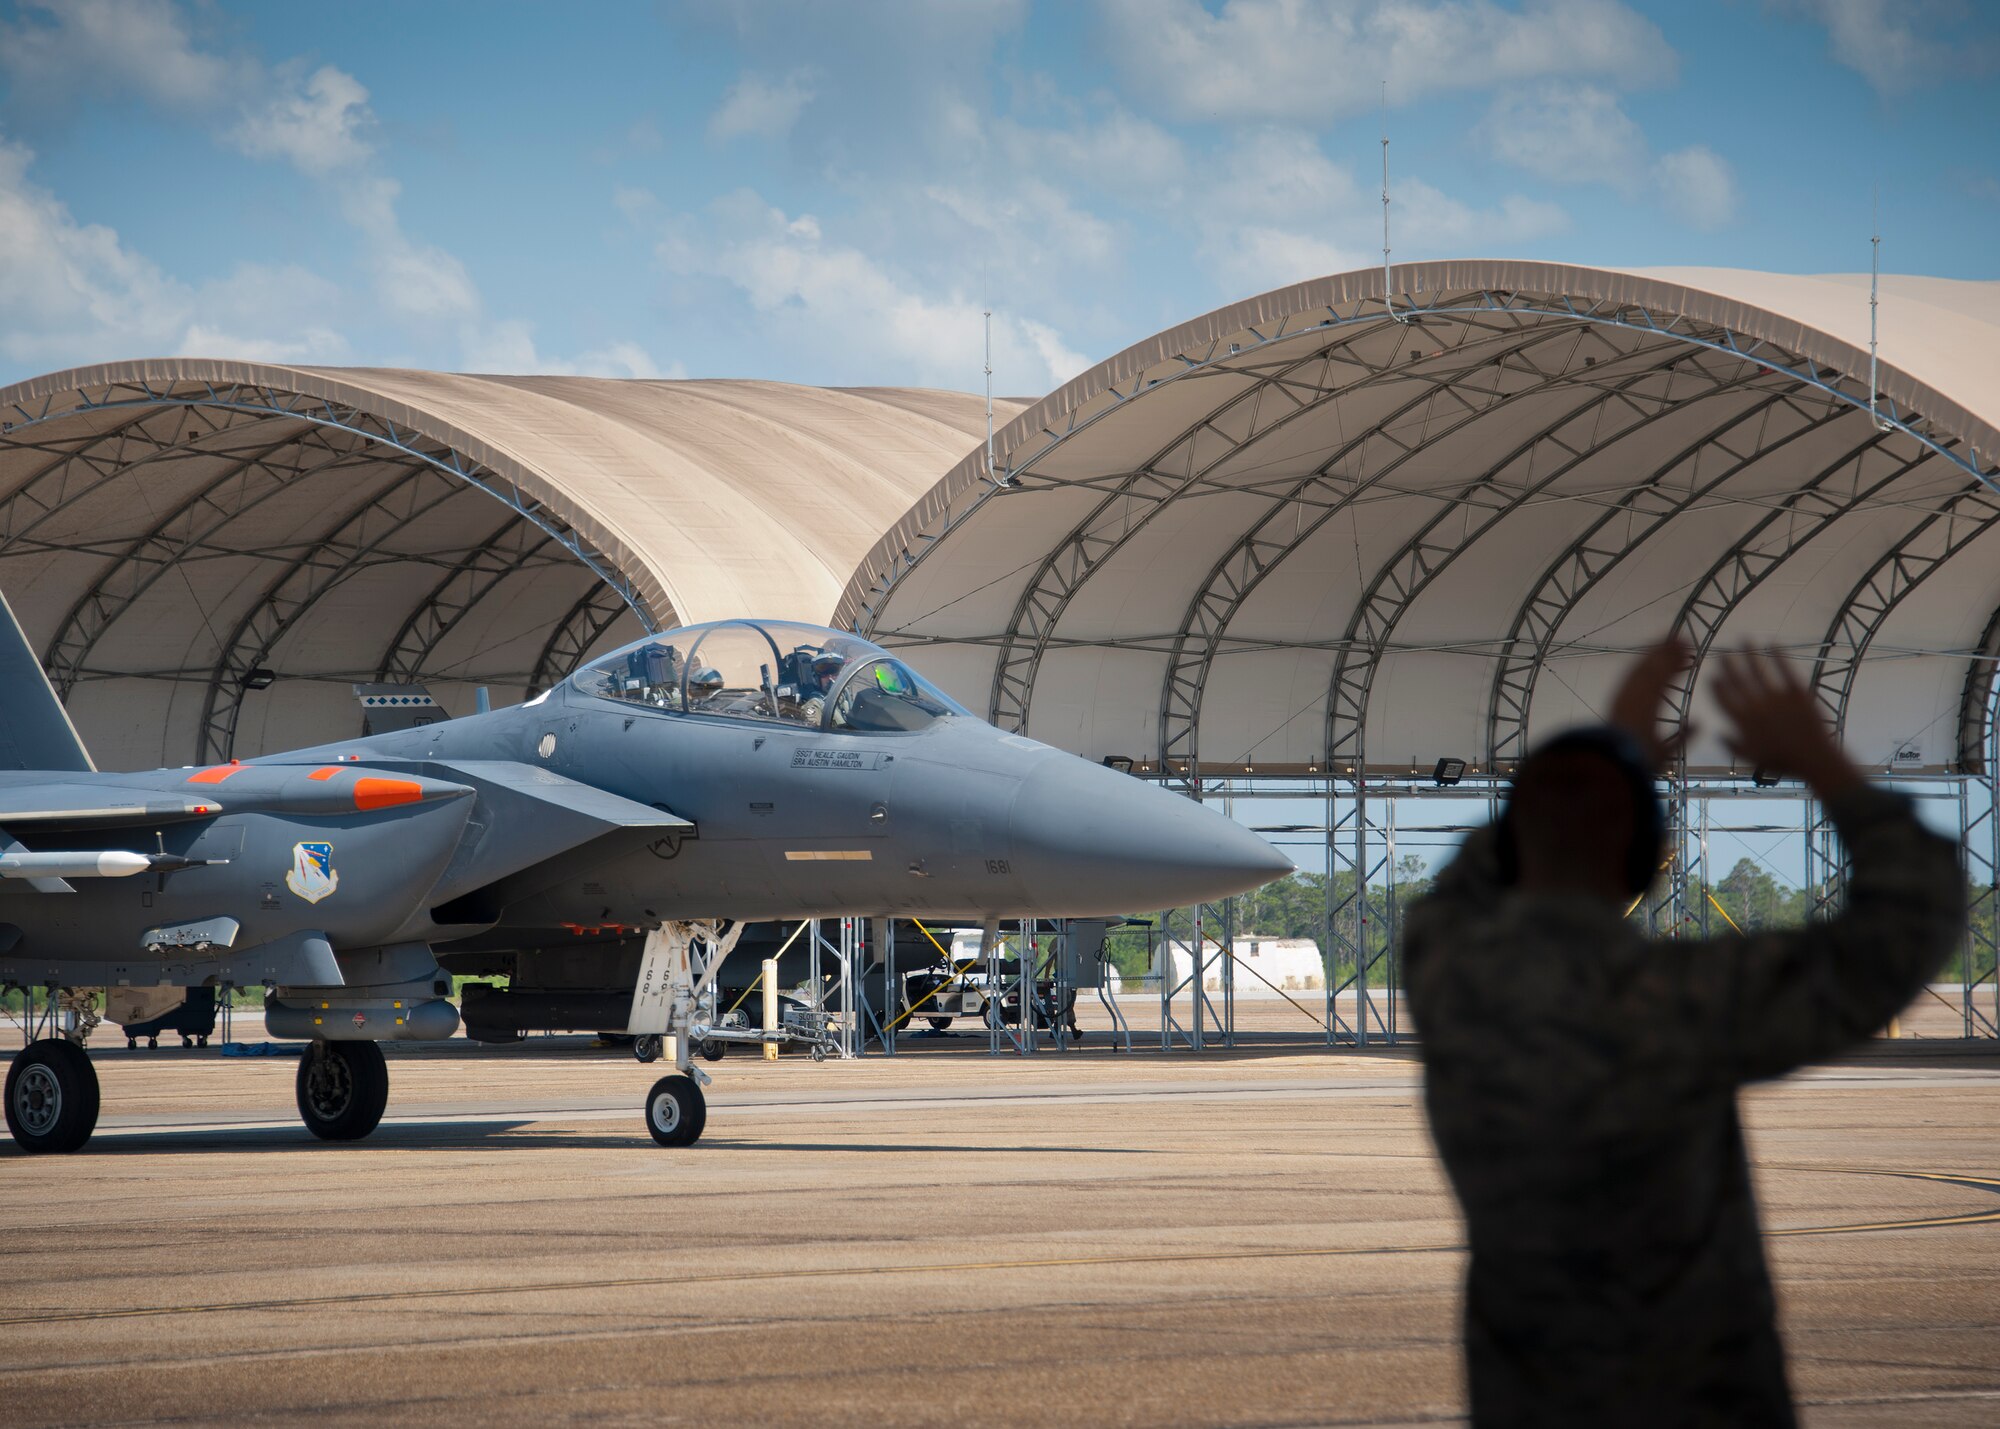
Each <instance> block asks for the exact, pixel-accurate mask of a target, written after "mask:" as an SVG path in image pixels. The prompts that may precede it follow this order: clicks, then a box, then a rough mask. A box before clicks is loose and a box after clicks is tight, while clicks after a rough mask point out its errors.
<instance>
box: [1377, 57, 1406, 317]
mask: <svg viewBox="0 0 2000 1429" xmlns="http://www.w3.org/2000/svg"><path fill="white" fill-rule="evenodd" d="M1382 306H1383V307H1385V308H1387V309H1388V310H1389V316H1390V317H1392V318H1394V319H1395V320H1396V321H1397V322H1402V321H1403V315H1402V314H1401V313H1399V312H1397V311H1396V300H1395V298H1394V297H1393V296H1392V290H1391V289H1390V287H1389V81H1388V80H1386V79H1385V80H1383V81H1382Z"/></svg>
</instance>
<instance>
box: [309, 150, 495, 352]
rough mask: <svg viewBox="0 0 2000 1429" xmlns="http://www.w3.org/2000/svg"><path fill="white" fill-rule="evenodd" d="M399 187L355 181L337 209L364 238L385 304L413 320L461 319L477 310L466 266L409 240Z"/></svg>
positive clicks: (476, 295) (375, 180) (373, 180)
mask: <svg viewBox="0 0 2000 1429" xmlns="http://www.w3.org/2000/svg"><path fill="white" fill-rule="evenodd" d="M401 194H402V185H401V184H398V183H397V182H396V181H395V180H394V179H385V178H366V179H357V180H353V181H351V182H349V183H347V184H346V185H344V187H343V188H342V190H341V211H342V212H343V213H344V214H345V215H346V217H347V221H348V222H349V223H351V224H353V225H354V226H355V228H357V229H359V230H360V231H361V234H362V236H363V237H364V238H365V239H366V240H367V244H366V247H367V255H366V257H367V264H368V267H369V269H370V271H371V273H372V274H373V275H374V280H375V291H376V294H377V296H379V297H380V298H381V300H382V302H383V304H384V305H385V306H386V307H387V308H388V309H389V310H390V311H391V312H393V313H395V314H397V315H398V316H400V317H403V318H408V319H413V320H415V321H417V322H420V323H422V322H435V321H440V320H450V321H462V320H465V319H469V318H472V317H474V316H476V315H477V314H478V313H479V310H480V306H481V304H480V298H479V289H478V288H477V287H476V286H475V285H474V283H473V281H472V275H471V274H470V273H468V272H466V270H465V265H464V264H463V263H461V262H459V261H458V259H456V258H454V257H453V256H452V255H451V254H449V253H447V252H445V251H444V250H443V249H442V248H435V247H432V246H430V245H428V244H423V243H418V242H415V241H413V240H412V239H411V238H410V237H409V236H408V235H407V234H406V233H404V231H403V224H402V220H401V219H400V218H399V217H397V214H396V200H397V199H398V198H399V197H400V196H401Z"/></svg>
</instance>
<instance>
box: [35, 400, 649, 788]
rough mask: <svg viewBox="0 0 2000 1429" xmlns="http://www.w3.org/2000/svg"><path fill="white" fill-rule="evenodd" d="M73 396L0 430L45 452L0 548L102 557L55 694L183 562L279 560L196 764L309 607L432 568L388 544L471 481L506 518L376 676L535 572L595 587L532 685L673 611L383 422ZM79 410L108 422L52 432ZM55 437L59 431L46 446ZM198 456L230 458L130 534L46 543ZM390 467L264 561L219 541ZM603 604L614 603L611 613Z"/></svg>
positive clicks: (219, 676)
mask: <svg viewBox="0 0 2000 1429" xmlns="http://www.w3.org/2000/svg"><path fill="white" fill-rule="evenodd" d="M69 395H71V396H72V397H73V398H74V399H75V400H72V401H70V402H69V403H68V404H67V405H62V404H59V403H58V401H57V399H56V398H55V397H53V396H51V397H49V398H46V399H44V401H43V402H42V403H41V404H39V405H37V406H33V407H30V406H25V405H17V406H15V407H14V408H12V409H11V410H10V411H9V412H8V413H7V414H5V420H4V421H0V432H4V435H5V437H6V440H7V443H8V445H9V447H10V448H13V449H16V450H24V449H25V450H35V451H40V452H44V453H46V454H47V457H48V460H47V461H46V462H44V463H42V464H41V465H40V466H38V467H37V468H35V469H34V470H33V471H32V472H30V473H29V474H28V475H27V476H26V477H25V478H24V479H22V480H21V481H19V482H17V483H16V484H15V486H14V487H13V489H12V490H11V491H10V492H9V494H8V495H7V496H6V497H5V498H4V500H0V553H7V552H17V553H18V552H26V551H32V550H35V549H61V550H63V551H67V552H86V553H90V554H95V555H98V556H101V557H102V559H103V563H104V564H103V566H102V568H101V570H100V571H99V574H98V575H97V576H96V578H95V579H93V581H92V582H91V584H90V585H89V587H88V588H87V589H86V590H85V591H84V593H83V594H82V595H81V596H80V597H79V598H78V599H77V600H76V601H75V602H74V603H73V604H72V606H71V608H70V609H69V611H68V613H67V614H66V615H65V616H64V618H63V620H62V621H61V623H60V625H59V626H58V628H57V631H56V634H55V636H54V637H53V638H52V640H51V641H50V643H49V645H48V647H47V649H46V651H45V655H44V664H45V667H46V668H47V669H48V670H49V672H50V676H51V679H52V680H53V681H54V683H55V684H56V686H57V689H58V690H59V692H61V693H62V694H64V695H65V696H66V695H67V694H68V693H69V691H70V690H71V689H72V688H73V687H74V685H75V683H76V681H77V680H78V679H79V678H82V677H83V676H84V675H86V674H87V673H88V672H89V670H90V657H91V654H92V652H93V650H94V649H95V647H96V646H97V644H98V643H99V641H100V640H101V639H102V637H103V636H104V634H105V633H106V631H107V630H109V629H110V628H111V627H112V626H113V625H114V624H115V623H116V621H117V620H118V619H119V618H120V617H121V616H122V615H124V614H125V613H126V612H128V611H129V610H131V609H132V608H133V606H134V605H135V604H137V603H138V602H139V601H140V600H141V599H142V598H143V597H144V596H145V595H146V593H147V592H148V591H149V590H151V589H152V588H153V587H154V586H155V585H156V584H157V582H158V581H159V580H160V579H161V578H162V577H163V576H165V575H166V574H167V573H168V572H169V571H171V570H173V569H175V568H176V567H177V566H179V565H180V564H182V563H184V562H187V561H191V560H198V559H204V558H210V557H236V558H240V557H242V556H243V555H245V554H255V555H256V556H258V557H260V558H263V559H272V558H275V559H277V560H279V561H280V562H281V563H282V565H283V569H282V571H281V573H280V574H279V575H278V576H277V577H276V578H275V579H274V580H272V581H270V582H269V584H268V585H267V586H266V587H265V588H264V589H263V591H262V592H261V594H260V595H259V596H258V598H257V600H256V601H255V603H254V604H253V605H252V607H251V608H250V609H249V610H248V611H247V612H246V613H245V614H244V615H243V616H242V617H241V618H240V619H239V620H238V621H237V623H236V625H235V627H234V629H233V630H232V631H231V633H230V634H229V636H228V637H227V638H226V639H224V640H223V642H222V648H221V651H220V652H219V654H218V656H217V658H216V660H215V662H214V664H213V667H212V668H211V669H210V670H209V671H208V672H207V686H206V691H205V695H204V700H203V710H202V718H201V724H200V734H199V748H198V749H197V751H196V757H197V758H198V759H201V760H210V759H221V758H227V757H228V756H229V754H230V753H231V750H232V748H233V744H234V738H235V730H236V723H237V718H238V716H239V714H240V711H241V698H242V693H243V689H244V685H243V677H244V676H245V675H246V674H247V673H248V672H249V671H250V670H252V669H254V668H256V667H257V666H258V665H260V664H262V663H263V662H264V661H265V660H266V659H267V658H269V656H270V654H271V651H272V650H273V648H274V647H275V646H276V645H277V644H278V642H279V641H281V640H282V638H283V637H284V635H285V634H286V633H287V632H289V631H290V630H291V629H292V628H293V627H294V626H295V625H296V624H297V623H298V621H299V620H300V619H301V618H302V617H303V616H304V615H305V614H306V612H307V611H309V610H310V609H311V608H312V607H313V606H314V604H315V603H316V602H317V601H319V600H320V599H321V598H322V597H323V596H325V595H326V594H327V593H328V592H329V591H331V590H333V589H335V588H337V587H338V586H339V585H340V584H341V583H342V582H343V581H345V580H347V579H349V578H351V577H352V576H354V575H355V574H357V573H359V572H361V571H363V570H366V569H368V568H370V567H371V566H373V565H376V564H381V563H384V562H417V561H425V560H427V559H429V558H426V557H422V556H416V555H410V554H407V553H398V552H395V551H394V550H393V549H392V548H391V547H390V546H389V544H388V543H389V541H390V540H391V538H392V537H393V536H394V535H395V534H396V532H397V531H399V530H401V529H402V528H403V527H404V526H405V525H407V524H408V523H409V522H411V521H413V520H415V519H417V518H418V517H420V516H422V515H423V514H424V513H426V512H428V511H431V510H434V509H435V508H436V507H438V506H439V505H440V504H442V503H443V502H445V501H447V500H449V499H451V498H452V497H453V496H455V495H456V494H457V493H458V492H460V491H463V490H465V489H467V488H472V489H476V490H479V491H481V492H484V493H485V494H486V495H488V496H491V497H493V498H495V499H496V500H498V501H500V502H502V503H504V504H505V505H506V506H507V507H508V508H509V509H510V511H511V512H512V515H510V516H509V517H508V518H507V519H506V520H505V521H503V522H502V523H501V524H500V526H499V527H497V528H496V529H495V530H494V531H493V532H492V534H491V535H490V536H489V537H488V538H487V539H486V540H485V541H483V542H481V543H479V544H478V545H476V546H475V547H474V548H473V549H472V550H470V551H469V552H467V553H466V554H465V555H464V556H463V557H462V558H459V559H457V560H456V561H455V562H453V563H451V564H449V565H448V567H447V569H446V570H445V572H444V574H443V575H442V576H441V577H440V578H439V580H438V581H437V582H436V583H435V584H434V585H433V586H432V587H431V588H430V589H429V590H428V591H427V592H426V594H425V596H424V597H423V598H422V600H420V601H419V603H418V604H417V605H416V606H415V607H414V608H413V609H412V610H411V611H410V612H409V613H408V614H407V615H406V616H405V617H404V618H403V619H402V621H401V622H400V624H399V626H398V627H397V630H396V633H395V635H394V636H393V637H391V638H390V640H389V641H388V643H387V645H386V647H385V649H384V652H383V654H382V657H381V659H380V661H379V670H378V673H379V676H380V677H381V678H385V679H416V678H419V677H420V676H421V675H422V673H423V671H424V668H425V663H426V661H427V660H428V659H429V657H430V655H431V654H432V653H433V652H434V651H435V650H436V648H437V646H438V645H439V643H440V642H441V641H442V640H443V639H444V638H445V637H446V636H447V635H449V634H450V633H451V631H452V630H453V629H455V628H456V627H457V626H458V625H459V623H460V622H461V621H463V620H464V618H465V617H466V615H467V614H469V613H470V612H471V610H472V609H473V608H474V607H475V606H476V605H477V604H478V603H479V602H480V601H481V600H483V599H484V598H486V597H487V596H488V595H490V594H491V592H492V591H493V589H494V588H495V587H496V586H498V585H499V584H500V583H501V582H502V581H503V580H505V579H506V578H508V577H509V576H511V575H515V574H518V573H520V572H522V571H525V570H532V569H536V568H539V567H542V566H548V565H563V564H569V563H571V562H575V563H579V564H580V565H581V566H583V567H584V568H585V569H587V570H588V571H589V572H591V573H592V574H593V575H595V576H596V577H597V580H596V582H594V583H593V586H592V590H591V593H590V594H589V595H587V596H586V597H585V598H584V600H583V601H581V602H579V603H578V606H577V607H576V608H575V609H573V610H572V611H571V613H570V617H569V618H568V619H567V620H566V621H565V622H564V623H563V624H562V626H560V627H559V628H558V631H557V633H556V635H555V637H553V638H552V639H551V640H550V641H549V643H548V644H547V646H545V647H544V649H543V651H542V653H541V657H540V659H539V660H538V662H537V666H536V671H535V674H534V676H533V679H534V681H535V683H536V685H537V687H538V688H546V686H547V684H548V683H550V682H552V679H553V678H559V677H560V676H561V675H562V674H566V673H567V668H566V667H565V668H557V664H556V662H559V661H561V660H563V659H569V660H570V661H571V662H572V663H573V661H574V658H575V657H576V656H577V655H580V654H581V653H582V651H583V650H585V649H587V648H588V644H587V643H586V644H584V645H582V646H577V645H575V643H574V637H575V636H577V635H579V634H584V633H587V632H595V633H601V632H602V631H603V630H604V629H605V628H608V626H609V625H610V623H611V620H612V619H615V618H616V615H617V614H622V613H624V612H625V611H627V610H629V611H631V612H632V613H633V614H634V615H635V616H636V617H637V618H638V620H639V622H640V624H641V625H642V626H643V627H645V628H646V629H656V628H658V627H659V626H660V625H661V624H662V623H663V622H670V621H671V619H672V613H671V612H658V613H655V612H653V611H652V610H650V609H649V608H648V606H647V604H646V602H645V600H644V599H643V598H642V597H641V595H640V594H639V592H638V590H637V588H636V586H635V585H634V584H633V582H632V581H631V580H630V579H629V578H627V577H626V576H625V575H624V574H623V573H622V572H620V571H619V570H617V569H616V567H615V566H614V564H613V563H612V562H611V560H610V559H609V558H608V557H607V556H606V555H605V554H604V553H603V552H602V551H600V550H599V549H598V548H597V547H596V546H595V545H593V544H592V543H591V542H589V541H588V540H587V539H586V538H584V537H583V535H582V534H581V533H580V532H578V531H577V530H575V529H574V528H573V527H572V526H571V525H570V524H569V523H568V522H567V521H566V520H564V519H563V518H562V517H561V516H560V515H559V514H558V513H556V512H555V511H553V510H552V509H550V508H549V507H548V506H547V505H546V504H545V503H543V502H541V501H539V500H537V499H535V498H533V497H531V496H529V495H528V494H527V493H526V492H524V491H523V490H521V488H520V487H519V486H518V485H517V484H516V483H514V482H512V481H510V480H508V479H506V478H505V477H503V476H501V475H500V474H498V473H496V472H494V471H492V470H491V469H490V468H488V467H486V466H485V465H484V464H482V463H480V462H478V461H477V460H474V459H472V458H470V457H468V456H466V455H465V454H463V453H461V452H459V451H457V450H455V449H454V448H453V447H451V446H450V445H449V444H448V443H445V442H441V441H438V440H435V439H433V438H431V437H428V436H426V435H425V434H424V433H422V432H420V431H417V430H414V429H412V428H410V427H408V426H406V425H404V424H401V423H398V422H395V421H392V420H390V419H389V418H387V417H384V416H382V415H380V414H377V413H373V412H369V411H367V410H364V409H362V408H358V407H354V406H351V405H348V404H345V403H342V402H339V401H335V400H332V399H329V398H323V397H309V396H305V395H303V394H299V393H294V392H288V391H285V390H283V389H281V388H277V387H271V386H265V385H257V384H249V383H232V384H220V383H213V382H190V381H176V382H160V383H149V382H145V381H133V380H128V381H121V382H117V383H107V384H104V385H101V386H98V387H94V388H87V389H85V390H83V391H82V392H80V393H74V394H69ZM79 414H90V415H96V414H102V415H103V416H107V417H109V418H110V419H111V425H110V426H109V427H108V428H107V429H105V430H102V431H90V432H84V433H79V434H76V435H73V436H70V435H60V434H55V433H56V430H57V429H56V427H55V424H57V423H60V422H62V421H64V420H73V419H75V418H76V417H77V416H78V415H79ZM45 430H47V431H49V432H51V435H50V436H48V437H43V435H42V433H43V432H44V431H45ZM196 458H200V459H205V460H211V461H212V460H214V459H217V458H220V459H221V460H222V465H221V467H220V468H219V469H218V470H216V471H214V472H212V473H210V474H209V475H208V476H207V478H206V479H205V480H204V481H202V482H201V484H200V485H199V486H198V487H196V488H195V489H193V490H190V491H187V492H184V493H182V494H181V495H180V497H179V499H178V500H176V501H175V502H174V503H173V504H172V505H171V506H170V507H169V508H168V509H167V510H165V511H163V512H160V513H157V514H156V515H155V516H154V517H153V519H152V521H151V524H150V525H149V527H148V528H147V529H146V530H145V531H144V532H143V533H142V534H141V535H139V536H138V537H136V538H131V539H123V540H119V541H115V542H108V543H106V542H99V543H79V542H77V541H74V540H58V539H54V538H51V537H49V536H46V535H44V534H43V533H44V532H45V531H47V530H48V529H49V528H50V527H51V526H52V524H53V523H54V522H55V521H56V520H57V518H58V517H59V516H60V515H61V514H62V513H63V512H65V511H68V510H71V509H73V508H74V507H75V506H76V505H77V504H78V503H79V502H81V501H83V500H85V499H87V498H88V497H90V496H91V495H93V494H97V493H99V492H101V491H102V490H103V489H104V488H105V487H107V486H108V485H110V484H111V483H115V482H120V481H128V480H139V481H144V480H145V479H146V478H147V476H148V474H149V472H148V468H149V467H153V466H155V465H163V464H170V463H173V462H176V461H185V460H192V459H196ZM385 467H387V468H389V470H388V471H386V472H385V474H384V479H383V480H382V481H379V482H373V483H364V484H363V485H362V486H361V488H360V489H359V490H358V491H354V492H350V493H348V494H347V500H348V502H349V503H350V504H349V505H348V507H347V509H345V510H337V511H336V512H335V513H334V516H333V520H332V522H331V524H330V525H329V526H327V527H326V528H325V531H324V534H323V535H322V537H321V538H320V539H317V540H308V541H305V542H302V543H300V544H299V545H298V546H296V547H294V548H291V549H289V550H282V549H281V550H275V551H274V550H270V549H265V550H260V551H257V552H255V553H246V552H244V551H243V550H241V549H235V548H232V547H231V546H229V544H228V543H227V540H226V528H227V527H228V526H229V524H230V523H231V522H232V521H235V520H237V519H238V518H240V517H242V516H244V515H245V514H246V513H248V512H249V511H252V510H254V509H255V508H256V507H257V506H258V505H260V504H262V503H263V502H265V501H268V500H270V499H272V498H273V497H275V496H278V495H280V494H281V493H283V492H284V491H286V490H288V489H290V488H291V487H293V486H295V485H296V484H297V483H299V482H300V481H303V480H307V479H311V478H315V477H325V476H328V475H331V474H336V473H340V472H343V471H359V470H363V469H375V470H381V469H383V468H385ZM607 604H614V605H615V607H616V610H615V613H613V614H611V615H609V616H607V615H606V614H605V610H606V606H607ZM566 636H567V637H570V638H568V639H566V638H565V637H566Z"/></svg>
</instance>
